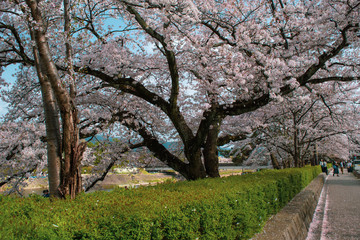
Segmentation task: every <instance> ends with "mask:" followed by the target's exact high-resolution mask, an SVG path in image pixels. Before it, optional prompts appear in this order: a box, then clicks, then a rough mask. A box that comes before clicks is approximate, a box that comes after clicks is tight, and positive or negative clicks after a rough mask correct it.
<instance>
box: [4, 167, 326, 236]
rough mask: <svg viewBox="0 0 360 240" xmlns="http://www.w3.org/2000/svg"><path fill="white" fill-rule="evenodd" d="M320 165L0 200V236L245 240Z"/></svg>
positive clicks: (319, 170) (313, 174)
mask: <svg viewBox="0 0 360 240" xmlns="http://www.w3.org/2000/svg"><path fill="white" fill-rule="evenodd" d="M320 172H321V169H320V167H305V168H301V169H299V168H297V169H286V170H264V171H260V172H257V173H254V174H247V175H243V176H231V177H227V178H218V179H203V180H198V181H191V182H177V183H171V184H161V185H157V186H154V187H143V188H139V189H130V190H125V189H120V188H119V189H115V190H114V191H111V192H95V193H91V194H81V195H80V196H78V197H77V198H76V199H75V200H54V201H49V199H45V198H42V197H41V196H37V195H34V196H31V197H28V198H25V199H23V198H10V197H0V203H1V209H0V239H249V238H251V237H252V236H253V235H254V234H255V233H256V232H259V231H260V230H261V228H262V227H263V225H264V224H265V222H266V220H267V219H268V218H269V217H270V216H271V215H273V214H275V213H276V212H278V211H279V210H280V209H281V208H282V207H283V206H284V205H286V203H287V202H289V201H290V200H291V199H292V198H293V197H294V196H295V195H296V194H297V193H298V192H300V191H301V190H302V189H303V188H304V187H305V186H307V185H308V184H309V183H310V182H311V181H312V179H313V178H315V177H316V176H317V175H318V174H319V173H320Z"/></svg>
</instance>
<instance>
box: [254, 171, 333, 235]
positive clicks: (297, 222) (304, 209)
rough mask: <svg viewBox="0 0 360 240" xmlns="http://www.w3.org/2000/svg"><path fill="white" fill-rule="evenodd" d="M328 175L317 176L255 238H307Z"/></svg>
mask: <svg viewBox="0 0 360 240" xmlns="http://www.w3.org/2000/svg"><path fill="white" fill-rule="evenodd" d="M325 178H326V175H325V174H323V173H322V174H320V175H319V176H317V177H316V178H315V179H314V180H313V181H312V182H311V183H310V184H309V185H308V186H307V187H306V188H305V189H304V190H302V191H301V192H300V193H298V194H297V195H296V196H295V197H294V198H293V199H292V200H291V201H290V202H289V203H288V204H287V205H286V206H285V207H284V208H283V209H282V210H281V211H280V212H278V213H277V214H276V215H275V216H274V217H272V218H271V219H270V220H269V221H268V222H267V223H266V224H265V227H264V229H263V231H262V232H261V233H258V234H257V235H255V237H253V238H252V239H253V240H301V239H306V236H307V233H308V230H309V226H310V223H311V221H312V217H313V215H314V211H315V208H316V206H317V203H318V200H319V197H320V194H321V190H322V188H323V186H324V182H325Z"/></svg>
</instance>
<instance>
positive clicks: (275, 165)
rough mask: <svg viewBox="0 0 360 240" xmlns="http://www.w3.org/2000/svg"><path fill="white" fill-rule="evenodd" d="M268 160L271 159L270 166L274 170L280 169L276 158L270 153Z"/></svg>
mask: <svg viewBox="0 0 360 240" xmlns="http://www.w3.org/2000/svg"><path fill="white" fill-rule="evenodd" d="M270 158H271V164H272V165H273V168H274V169H281V166H280V164H279V161H278V160H277V157H276V156H275V153H274V152H270Z"/></svg>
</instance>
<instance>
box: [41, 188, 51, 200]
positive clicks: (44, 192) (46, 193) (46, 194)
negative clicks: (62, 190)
mask: <svg viewBox="0 0 360 240" xmlns="http://www.w3.org/2000/svg"><path fill="white" fill-rule="evenodd" d="M42 196H43V197H45V198H48V197H50V193H49V190H47V189H45V190H43V195H42Z"/></svg>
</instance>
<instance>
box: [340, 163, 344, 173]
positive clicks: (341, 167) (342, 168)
mask: <svg viewBox="0 0 360 240" xmlns="http://www.w3.org/2000/svg"><path fill="white" fill-rule="evenodd" d="M340 170H341V174H344V162H343V161H341V162H340Z"/></svg>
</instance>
